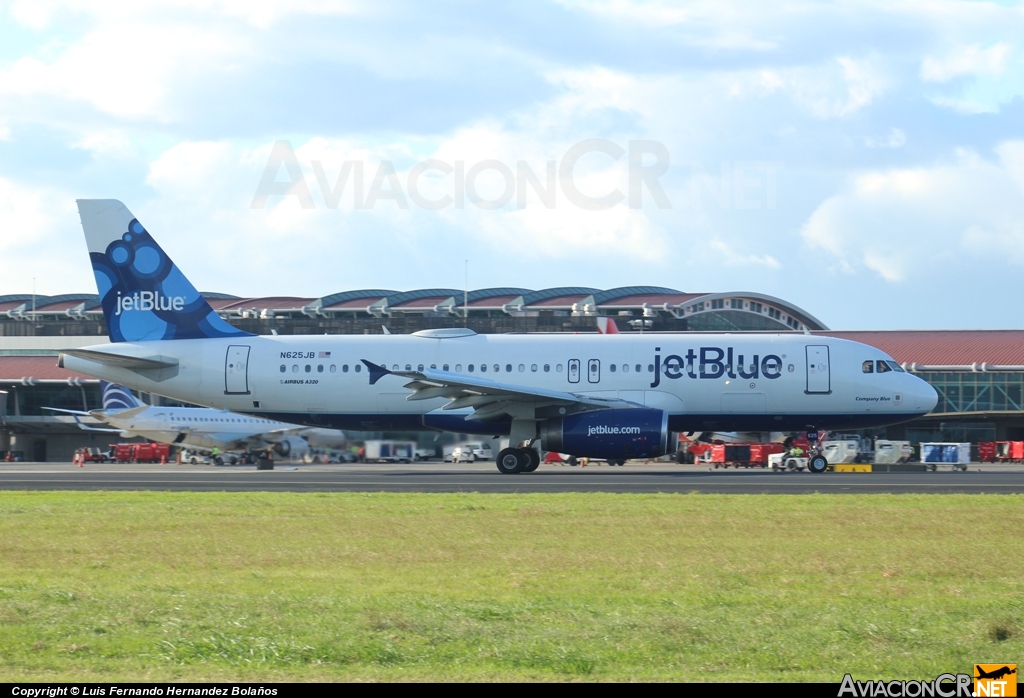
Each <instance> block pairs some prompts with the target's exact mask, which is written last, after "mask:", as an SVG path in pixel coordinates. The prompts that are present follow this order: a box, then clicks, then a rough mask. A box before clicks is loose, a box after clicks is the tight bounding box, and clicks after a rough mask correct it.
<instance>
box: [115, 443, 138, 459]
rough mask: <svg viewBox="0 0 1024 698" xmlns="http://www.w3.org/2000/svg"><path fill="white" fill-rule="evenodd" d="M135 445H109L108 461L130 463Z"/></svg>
mask: <svg viewBox="0 0 1024 698" xmlns="http://www.w3.org/2000/svg"><path fill="white" fill-rule="evenodd" d="M134 447H135V444H110V460H112V461H115V462H117V463H131V462H132V459H133V458H134V457H135V448H134Z"/></svg>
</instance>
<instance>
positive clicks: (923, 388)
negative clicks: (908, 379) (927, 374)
mask: <svg viewBox="0 0 1024 698" xmlns="http://www.w3.org/2000/svg"><path fill="white" fill-rule="evenodd" d="M914 380H915V381H917V385H916V386H915V390H914V396H915V397H916V403H917V409H918V410H919V411H920V412H921V414H928V413H929V412H931V411H932V410H934V409H935V406H936V405H937V404H939V394H938V392H936V390H935V388H933V387H932V386H931V385H930V384H929V383H928V381H926V380H923V379H921V378H918V377H917V376H914Z"/></svg>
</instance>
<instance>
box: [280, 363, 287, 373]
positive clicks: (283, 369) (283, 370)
mask: <svg viewBox="0 0 1024 698" xmlns="http://www.w3.org/2000/svg"><path fill="white" fill-rule="evenodd" d="M287 370H288V367H287V366H285V365H284V364H281V373H284V372H285V371H287Z"/></svg>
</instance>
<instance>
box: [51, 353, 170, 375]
mask: <svg viewBox="0 0 1024 698" xmlns="http://www.w3.org/2000/svg"><path fill="white" fill-rule="evenodd" d="M60 353H61V360H60V361H59V362H58V364H57V365H58V366H60V367H61V368H64V360H63V357H64V355H65V354H66V355H68V356H76V357H78V358H79V359H85V360H86V361H95V362H96V363H98V364H103V365H105V366H116V367H118V368H127V369H129V370H132V371H155V370H159V369H162V368H174V367H175V366H177V365H178V360H177V359H168V358H166V357H163V356H153V357H147V358H143V357H139V356H124V355H122V354H110V353H108V352H105V351H94V350H92V349H62V350H61V352H60Z"/></svg>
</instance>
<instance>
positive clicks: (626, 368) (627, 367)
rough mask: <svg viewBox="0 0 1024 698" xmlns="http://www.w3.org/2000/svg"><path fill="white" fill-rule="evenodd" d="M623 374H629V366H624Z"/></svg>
mask: <svg viewBox="0 0 1024 698" xmlns="http://www.w3.org/2000/svg"><path fill="white" fill-rule="evenodd" d="M622 372H623V373H629V364H622Z"/></svg>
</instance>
